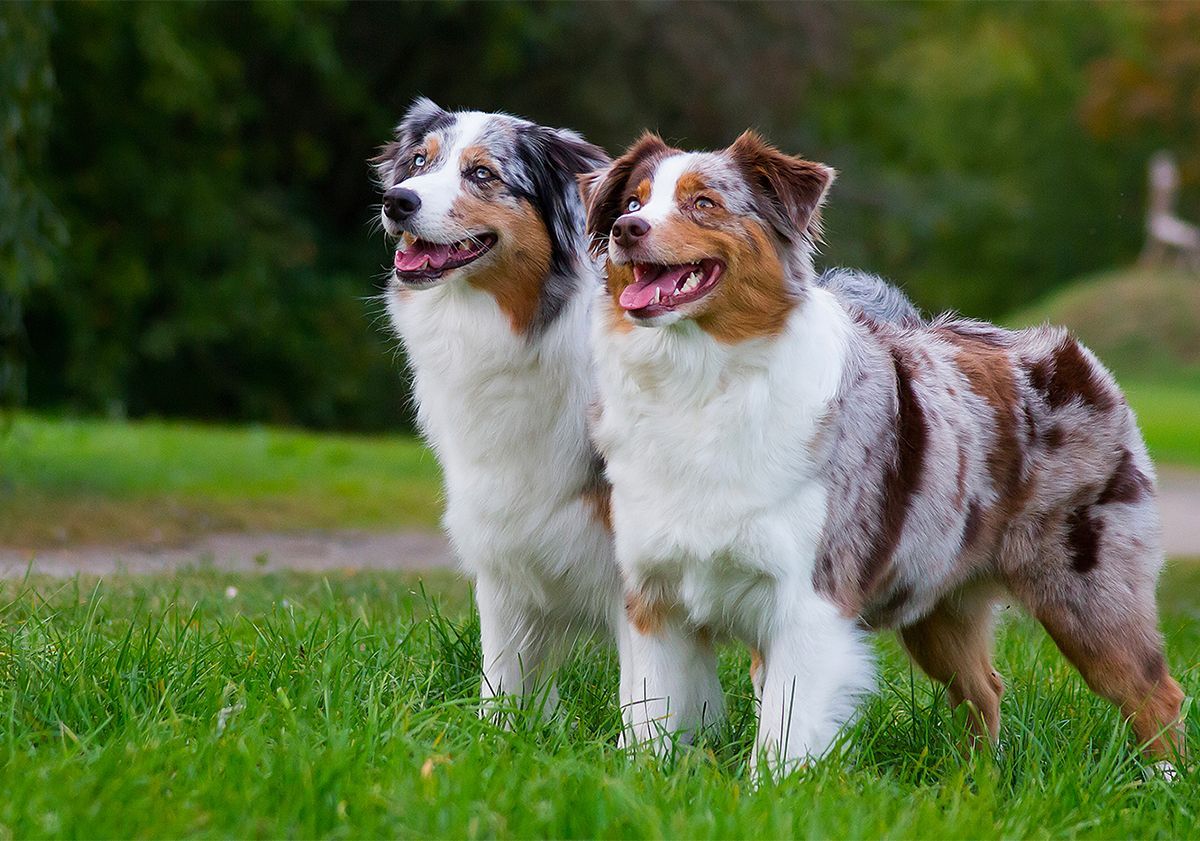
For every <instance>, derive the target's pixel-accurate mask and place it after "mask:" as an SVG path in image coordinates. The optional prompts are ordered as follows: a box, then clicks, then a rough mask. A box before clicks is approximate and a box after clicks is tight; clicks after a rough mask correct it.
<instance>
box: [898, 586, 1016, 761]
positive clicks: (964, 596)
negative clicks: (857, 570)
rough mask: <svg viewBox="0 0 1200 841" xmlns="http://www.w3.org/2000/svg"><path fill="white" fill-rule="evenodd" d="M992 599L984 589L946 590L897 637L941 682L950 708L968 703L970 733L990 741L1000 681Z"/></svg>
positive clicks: (997, 717) (996, 729)
mask: <svg viewBox="0 0 1200 841" xmlns="http://www.w3.org/2000/svg"><path fill="white" fill-rule="evenodd" d="M993 604H994V598H993V593H992V591H990V590H985V589H982V588H975V589H964V590H960V591H958V592H956V593H952V594H950V595H949V596H947V597H946V598H944V599H942V600H941V601H940V602H939V603H938V604H937V605H936V606H935V607H934V609H933V611H932V612H931V613H930V614H929V615H927V616H925V617H924V618H923V619H921V620H920V621H919V622H916V623H915V624H913V625H909V626H908V627H906V628H903V629H901V631H900V639H901V641H902V642H903V643H904V647H905V649H906V650H907V651H908V653H909V656H911V657H912V659H913V660H914V661H915V662H916V663H917V665H918V666H920V667H921V669H922V671H924V672H925V674H927V675H929V676H930V677H931V678H933V679H934V680H936V681H938V682H939V683H943V684H945V685H946V690H947V693H948V694H949V699H950V706H951V707H958V706H959V705H960V704H962V703H964V702H966V703H968V704H970V707H971V709H970V718H969V721H970V725H971V729H972V731H973V732H974V734H975V737H976V738H987V739H989V740H990V741H992V742H995V741H996V738H997V736H998V735H999V733H1000V697H1001V695H1003V694H1004V682H1003V681H1002V680H1001V679H1000V675H998V674H997V673H996V670H995V669H994V668H993V667H992V626H993Z"/></svg>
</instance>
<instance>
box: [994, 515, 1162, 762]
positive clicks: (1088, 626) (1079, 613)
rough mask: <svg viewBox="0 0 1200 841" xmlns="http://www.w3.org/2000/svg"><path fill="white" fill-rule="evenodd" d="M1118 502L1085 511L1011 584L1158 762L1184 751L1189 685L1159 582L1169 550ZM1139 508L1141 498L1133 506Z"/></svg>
mask: <svg viewBox="0 0 1200 841" xmlns="http://www.w3.org/2000/svg"><path fill="white" fill-rule="evenodd" d="M1113 507H1114V506H1111V505H1094V506H1090V507H1087V508H1081V509H1077V510H1076V511H1074V512H1072V513H1071V514H1070V515H1069V516H1068V517H1067V518H1066V519H1065V521H1064V523H1063V524H1062V525H1063V529H1062V532H1063V535H1064V537H1063V540H1062V541H1061V545H1058V546H1053V545H1052V546H1051V547H1050V551H1048V552H1047V554H1046V555H1045V556H1044V557H1042V558H1040V559H1039V560H1038V562H1037V563H1036V565H1033V567H1032V570H1036V571H1032V570H1030V569H1028V568H1027V569H1026V570H1025V571H1023V574H1022V573H1021V572H1018V574H1017V575H1015V576H1014V580H1013V581H1012V583H1011V585H1010V586H1011V588H1012V590H1013V592H1014V594H1016V595H1017V596H1018V598H1020V599H1021V600H1022V601H1023V602H1024V603H1025V605H1026V606H1027V607H1028V609H1029V611H1030V612H1031V613H1032V614H1033V615H1034V616H1036V617H1037V619H1038V621H1040V622H1041V623H1042V625H1044V626H1045V628H1046V630H1047V631H1048V632H1049V634H1050V636H1051V638H1052V639H1053V640H1054V642H1055V643H1056V644H1057V645H1058V647H1059V649H1060V650H1061V651H1062V652H1063V654H1064V655H1065V656H1066V657H1067V659H1068V660H1070V661H1071V663H1073V664H1074V665H1075V667H1076V668H1077V669H1079V672H1080V674H1082V675H1083V679H1084V680H1085V681H1086V682H1087V684H1088V686H1089V687H1091V689H1092V691H1094V692H1095V693H1096V694H1097V695H1100V696H1102V697H1104V698H1107V699H1108V700H1110V701H1112V702H1113V703H1114V704H1116V705H1117V706H1118V707H1119V708H1120V709H1121V712H1122V713H1123V714H1124V715H1125V716H1126V718H1128V719H1129V721H1130V723H1131V725H1132V727H1133V732H1134V735H1135V737H1136V738H1137V740H1138V743H1139V745H1141V746H1143V749H1144V751H1145V753H1146V755H1147V756H1148V757H1150V758H1152V759H1156V760H1167V761H1171V760H1176V759H1179V758H1182V754H1183V747H1184V745H1183V727H1182V725H1181V722H1180V720H1179V715H1180V708H1181V706H1182V703H1183V698H1184V696H1183V692H1182V691H1181V690H1180V688H1179V684H1177V683H1176V682H1175V681H1174V680H1173V679H1172V678H1171V675H1170V673H1169V672H1168V670H1167V661H1166V658H1165V656H1164V654H1163V642H1162V637H1161V635H1160V634H1159V631H1158V615H1157V614H1158V611H1157V607H1156V604H1155V593H1154V589H1155V584H1156V578H1157V572H1158V568H1159V566H1160V557H1161V556H1160V555H1159V554H1158V552H1157V546H1156V545H1155V544H1156V541H1149V542H1143V540H1142V539H1141V536H1142V535H1144V534H1147V533H1151V534H1152V533H1153V532H1144V531H1141V530H1138V529H1132V528H1129V521H1128V520H1125V521H1124V522H1122V521H1121V520H1119V519H1117V518H1116V517H1115V516H1113V513H1114V512H1112V511H1111V510H1106V509H1112V508H1113ZM1127 507H1130V508H1131V507H1132V506H1127Z"/></svg>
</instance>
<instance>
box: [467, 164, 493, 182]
mask: <svg viewBox="0 0 1200 841" xmlns="http://www.w3.org/2000/svg"><path fill="white" fill-rule="evenodd" d="M495 177H496V173H494V172H492V171H491V170H490V169H488V168H487V167H486V166H477V167H475V168H474V169H473V170H471V180H472V181H476V182H478V183H480V184H483V183H485V182H487V181H491V180H492V179H494V178H495Z"/></svg>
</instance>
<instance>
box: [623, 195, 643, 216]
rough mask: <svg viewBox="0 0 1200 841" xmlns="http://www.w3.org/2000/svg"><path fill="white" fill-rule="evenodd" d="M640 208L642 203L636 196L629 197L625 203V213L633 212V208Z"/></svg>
mask: <svg viewBox="0 0 1200 841" xmlns="http://www.w3.org/2000/svg"><path fill="white" fill-rule="evenodd" d="M641 209H642V203H641V202H640V201H638V200H637V199H636V198H632V199H630V200H629V202H628V203H627V204H626V205H625V212H626V213H633V212H634V211H635V210H641Z"/></svg>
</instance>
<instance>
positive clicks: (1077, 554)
mask: <svg viewBox="0 0 1200 841" xmlns="http://www.w3.org/2000/svg"><path fill="white" fill-rule="evenodd" d="M1103 532H1104V521H1103V520H1097V519H1095V518H1094V517H1092V512H1091V510H1090V509H1089V508H1087V507H1086V506H1081V507H1079V508H1076V509H1075V510H1074V511H1072V512H1071V513H1070V515H1068V516H1067V548H1068V549H1070V551H1071V568H1072V569H1074V570H1075V571H1076V572H1078V573H1079V574H1081V575H1082V574H1084V573H1086V572H1090V571H1091V570H1092V569H1094V568H1095V566H1096V564H1097V563H1098V562H1099V560H1100V537H1101V535H1102V533H1103Z"/></svg>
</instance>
